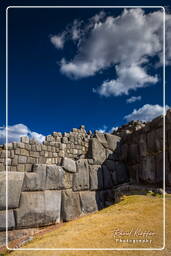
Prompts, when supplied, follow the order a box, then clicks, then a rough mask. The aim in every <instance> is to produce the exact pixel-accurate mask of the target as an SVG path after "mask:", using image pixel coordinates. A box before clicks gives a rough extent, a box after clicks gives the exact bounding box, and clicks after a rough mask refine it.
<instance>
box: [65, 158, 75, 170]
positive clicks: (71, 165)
mask: <svg viewBox="0 0 171 256" xmlns="http://www.w3.org/2000/svg"><path fill="white" fill-rule="evenodd" d="M62 167H63V168H64V169H65V170H66V171H68V172H76V164H75V161H74V160H72V159H71V158H67V157H64V158H63V161H62Z"/></svg>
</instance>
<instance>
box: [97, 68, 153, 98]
mask: <svg viewBox="0 0 171 256" xmlns="http://www.w3.org/2000/svg"><path fill="white" fill-rule="evenodd" d="M116 72H117V74H118V78H117V79H116V80H110V81H104V82H103V84H102V85H101V86H100V87H99V88H98V89H97V90H96V91H97V92H98V93H99V94H100V95H103V96H106V97H108V96H110V95H113V96H120V95H122V94H126V95H127V94H128V92H129V90H136V89H137V88H141V87H144V86H147V85H149V84H155V83H156V82H157V81H158V78H157V76H150V75H148V74H147V73H146V72H145V70H144V69H143V68H142V67H140V66H136V65H135V64H133V65H131V66H127V67H126V66H125V65H124V66H117V67H116Z"/></svg>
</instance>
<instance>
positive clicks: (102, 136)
mask: <svg viewBox="0 0 171 256" xmlns="http://www.w3.org/2000/svg"><path fill="white" fill-rule="evenodd" d="M95 138H97V140H98V141H99V142H100V143H101V144H102V145H103V146H104V147H105V148H107V147H108V143H107V140H106V138H105V134H104V133H101V132H99V131H95Z"/></svg>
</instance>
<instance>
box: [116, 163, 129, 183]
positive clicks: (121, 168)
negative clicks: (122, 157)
mask: <svg viewBox="0 0 171 256" xmlns="http://www.w3.org/2000/svg"><path fill="white" fill-rule="evenodd" d="M115 171H116V177H117V183H118V184H121V183H124V182H127V181H128V171H127V168H126V165H125V164H124V163H123V162H115Z"/></svg>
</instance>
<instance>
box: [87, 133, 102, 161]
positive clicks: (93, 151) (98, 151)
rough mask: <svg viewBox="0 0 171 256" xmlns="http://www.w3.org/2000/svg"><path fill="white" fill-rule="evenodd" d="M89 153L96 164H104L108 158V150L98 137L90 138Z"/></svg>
mask: <svg viewBox="0 0 171 256" xmlns="http://www.w3.org/2000/svg"><path fill="white" fill-rule="evenodd" d="M88 155H89V158H92V159H93V160H94V164H102V163H103V162H104V161H105V159H106V150H105V148H104V147H103V146H102V144H101V143H100V142H99V141H98V140H97V139H96V138H92V139H90V143H89V149H88Z"/></svg>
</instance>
